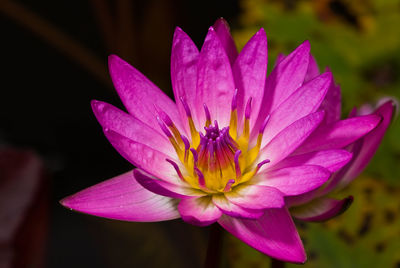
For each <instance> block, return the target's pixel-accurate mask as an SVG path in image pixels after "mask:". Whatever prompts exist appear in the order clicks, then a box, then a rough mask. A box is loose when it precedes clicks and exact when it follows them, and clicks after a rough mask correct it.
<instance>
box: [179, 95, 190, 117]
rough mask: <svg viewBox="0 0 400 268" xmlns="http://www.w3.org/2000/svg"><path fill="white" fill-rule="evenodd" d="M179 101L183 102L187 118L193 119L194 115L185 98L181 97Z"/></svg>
mask: <svg viewBox="0 0 400 268" xmlns="http://www.w3.org/2000/svg"><path fill="white" fill-rule="evenodd" d="M179 99H180V100H181V102H182V105H183V108H184V109H185V112H186V116H187V117H192V113H191V112H190V109H189V105H188V104H187V102H186V101H185V99H184V98H183V97H180V98H179Z"/></svg>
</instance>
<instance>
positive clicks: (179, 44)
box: [171, 27, 203, 126]
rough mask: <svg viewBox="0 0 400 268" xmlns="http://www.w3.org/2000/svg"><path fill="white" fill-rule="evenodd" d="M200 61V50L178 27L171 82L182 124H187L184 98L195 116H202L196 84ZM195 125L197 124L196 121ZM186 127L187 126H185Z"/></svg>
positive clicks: (172, 55)
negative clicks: (182, 99) (197, 100)
mask: <svg viewBox="0 0 400 268" xmlns="http://www.w3.org/2000/svg"><path fill="white" fill-rule="evenodd" d="M198 59H199V50H198V49H197V47H196V45H195V44H194V43H193V41H192V40H191V39H190V37H189V36H188V35H187V34H186V33H185V32H184V31H182V29H181V28H179V27H177V28H176V29H175V33H174V40H173V43H172V51H171V82H172V88H173V90H174V96H175V101H176V105H177V106H178V110H179V113H180V115H181V118H182V122H186V121H187V118H186V113H185V109H184V107H183V105H182V102H181V101H180V98H181V97H182V98H184V99H185V101H186V103H187V104H188V106H189V108H190V110H191V111H192V113H194V115H195V116H193V120H195V119H197V116H196V114H198V113H200V114H202V113H203V111H202V110H200V111H197V110H196V105H195V103H196V91H197V90H196V84H197V61H198ZM195 123H197V122H196V121H195ZM184 125H185V126H186V124H184Z"/></svg>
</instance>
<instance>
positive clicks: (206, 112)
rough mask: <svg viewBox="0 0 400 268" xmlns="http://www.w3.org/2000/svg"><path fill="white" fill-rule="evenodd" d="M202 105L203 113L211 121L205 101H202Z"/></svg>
mask: <svg viewBox="0 0 400 268" xmlns="http://www.w3.org/2000/svg"><path fill="white" fill-rule="evenodd" d="M203 107H204V113H205V114H206V120H207V121H210V122H211V115H210V111H209V110H208V107H207V105H206V104H205V103H203Z"/></svg>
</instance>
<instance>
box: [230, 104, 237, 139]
mask: <svg viewBox="0 0 400 268" xmlns="http://www.w3.org/2000/svg"><path fill="white" fill-rule="evenodd" d="M237 121H238V116H237V109H235V110H233V111H232V112H231V121H230V123H229V135H230V136H231V137H232V138H233V139H234V140H236V138H237Z"/></svg>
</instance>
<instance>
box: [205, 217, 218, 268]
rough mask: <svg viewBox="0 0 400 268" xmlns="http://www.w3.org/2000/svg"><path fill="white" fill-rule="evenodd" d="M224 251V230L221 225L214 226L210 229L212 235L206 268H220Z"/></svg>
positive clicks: (209, 241)
mask: <svg viewBox="0 0 400 268" xmlns="http://www.w3.org/2000/svg"><path fill="white" fill-rule="evenodd" d="M221 249H222V228H221V227H220V226H219V224H216V223H215V224H213V225H211V228H210V235H209V240H208V247H207V256H206V261H205V263H204V267H206V268H218V266H219V264H220V260H221Z"/></svg>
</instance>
